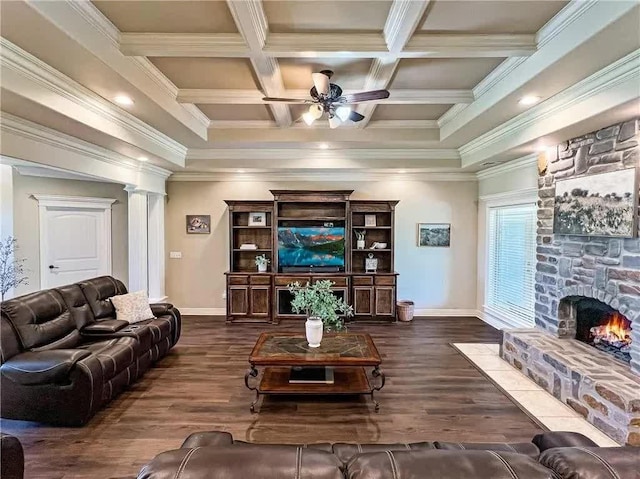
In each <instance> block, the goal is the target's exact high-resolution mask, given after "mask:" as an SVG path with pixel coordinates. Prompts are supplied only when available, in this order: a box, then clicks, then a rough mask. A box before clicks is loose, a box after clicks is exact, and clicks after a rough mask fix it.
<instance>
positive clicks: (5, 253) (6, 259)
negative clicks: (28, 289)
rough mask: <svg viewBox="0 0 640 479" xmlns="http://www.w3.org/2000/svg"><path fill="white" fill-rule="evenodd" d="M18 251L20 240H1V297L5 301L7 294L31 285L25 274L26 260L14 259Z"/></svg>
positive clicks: (10, 237)
mask: <svg viewBox="0 0 640 479" xmlns="http://www.w3.org/2000/svg"><path fill="white" fill-rule="evenodd" d="M17 250H18V240H16V239H15V238H13V237H12V236H8V237H7V239H5V240H0V296H1V298H2V301H4V295H5V294H7V292H8V291H9V290H10V289H12V288H15V287H16V286H20V285H21V284H25V285H27V284H29V279H28V278H27V275H26V273H25V272H24V262H25V261H26V259H24V258H22V259H17V258H15V257H14V255H15V253H16V251H17Z"/></svg>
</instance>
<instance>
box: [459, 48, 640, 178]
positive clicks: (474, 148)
mask: <svg viewBox="0 0 640 479" xmlns="http://www.w3.org/2000/svg"><path fill="white" fill-rule="evenodd" d="M639 62H640V49H638V50H635V51H633V52H631V53H629V54H628V55H626V56H625V57H623V58H621V59H619V60H618V61H616V62H614V63H612V64H610V65H608V66H606V67H605V68H603V69H601V70H599V71H598V72H596V73H594V74H593V75H591V76H589V77H587V78H585V79H584V80H582V81H580V82H578V83H576V84H574V85H573V86H571V87H569V88H567V89H566V90H564V91H562V92H560V93H558V94H557V95H555V96H553V97H551V98H549V99H548V100H545V101H543V102H541V103H539V104H537V105H535V106H533V107H532V108H530V109H529V110H527V111H525V112H523V113H521V114H520V115H518V116H516V117H514V118H512V119H510V120H508V121H506V122H504V123H503V124H502V125H500V126H499V127H497V128H494V129H493V130H491V131H489V132H487V133H485V134H484V135H481V136H479V137H478V138H476V139H474V140H472V141H470V142H469V143H467V144H465V145H463V146H462V147H460V149H459V151H460V155H461V157H462V160H463V164H465V166H468V164H472V163H475V162H478V161H481V160H483V159H484V156H486V155H482V150H485V149H487V148H489V147H493V146H495V145H496V144H499V143H502V142H503V141H505V140H510V141H512V140H513V139H514V138H518V139H519V140H520V141H521V142H523V141H525V140H524V139H522V134H523V132H525V131H526V130H527V129H529V128H530V127H531V126H535V125H537V126H541V127H542V126H544V125H545V124H550V122H549V119H550V117H552V116H554V115H556V114H559V113H564V112H566V111H567V110H568V109H569V108H571V107H573V106H575V105H577V104H580V103H582V102H586V101H588V100H590V99H592V98H596V97H598V96H599V95H601V94H602V93H604V92H609V91H613V90H615V89H617V87H619V86H624V85H625V84H627V85H629V86H630V91H629V95H628V96H631V97H633V96H635V97H636V98H638V97H640V90H639V89H638V88H637V85H638V84H640V83H639V82H640V69H639V68H638V64H639ZM633 85H635V90H634V89H633ZM634 94H635V95H634ZM608 97H609V100H608V102H607V105H603V107H606V108H613V107H614V106H616V104H615V103H611V99H615V100H616V101H617V102H618V103H617V104H620V103H621V102H626V101H629V100H631V99H633V98H626V97H624V96H623V95H620V94H617V95H613V94H609V95H608ZM581 119H583V117H580V118H575V119H573V122H574V123H575V122H577V121H579V120H581ZM545 122H546V123H545ZM549 128H550V127H549ZM557 129H559V128H558V127H557V125H554V127H553V130H557ZM532 139H535V138H532Z"/></svg>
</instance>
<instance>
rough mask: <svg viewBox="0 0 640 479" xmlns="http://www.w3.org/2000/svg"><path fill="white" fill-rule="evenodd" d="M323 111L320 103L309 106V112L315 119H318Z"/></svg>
mask: <svg viewBox="0 0 640 479" xmlns="http://www.w3.org/2000/svg"><path fill="white" fill-rule="evenodd" d="M323 113H324V110H323V109H322V107H321V106H320V105H311V106H310V107H309V114H310V115H311V116H312V117H313V119H314V120H318V119H319V118H320V117H321V116H322V114H323Z"/></svg>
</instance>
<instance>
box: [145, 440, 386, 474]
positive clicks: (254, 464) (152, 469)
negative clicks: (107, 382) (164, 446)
mask: <svg viewBox="0 0 640 479" xmlns="http://www.w3.org/2000/svg"><path fill="white" fill-rule="evenodd" d="M255 446H256V447H251V448H248V447H236V446H221V447H212V446H208V447H196V448H193V449H177V450H174V451H167V452H163V453H162V454H159V455H157V456H156V457H155V458H154V459H153V460H152V461H151V462H150V463H149V464H147V465H146V466H144V467H143V468H142V470H141V471H140V473H139V474H138V479H170V478H171V479H173V478H177V477H180V478H184V479H187V478H207V477H210V478H214V477H215V478H224V479H249V478H251V479H276V478H291V479H294V478H313V479H343V478H344V476H343V474H342V470H341V469H340V467H341V464H340V462H339V461H338V459H337V458H336V457H335V456H334V455H333V454H331V453H329V452H325V451H318V450H315V449H309V448H303V447H291V446H269V447H260V445H255ZM389 477H391V476H389Z"/></svg>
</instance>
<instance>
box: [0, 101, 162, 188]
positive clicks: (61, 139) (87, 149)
mask: <svg viewBox="0 0 640 479" xmlns="http://www.w3.org/2000/svg"><path fill="white" fill-rule="evenodd" d="M0 119H1V121H0V131H1V132H2V133H3V134H5V133H10V134H13V135H17V136H19V137H22V138H26V139H29V140H33V141H36V142H38V143H40V144H42V145H44V146H46V147H48V148H58V149H62V150H64V151H66V152H69V153H74V154H77V155H80V156H82V157H83V158H85V159H92V160H98V161H100V162H102V163H106V164H108V165H110V166H113V167H118V168H123V169H126V170H128V171H130V172H132V173H134V174H135V175H140V174H142V175H150V176H154V177H157V178H159V179H161V180H162V181H164V180H166V179H167V178H168V177H169V175H171V171H169V170H166V169H164V168H161V167H159V166H155V165H152V164H150V163H144V162H139V161H137V160H134V159H132V158H129V157H127V156H124V155H121V154H119V153H116V152H114V151H112V150H108V149H106V148H103V147H101V146H97V145H94V144H93V143H89V142H87V141H84V140H80V139H78V138H76V137H73V136H71V135H67V134H65V133H61V132H59V131H56V130H53V129H51V128H47V127H45V126H42V125H38V124H37V123H33V122H31V121H28V120H25V119H23V118H19V117H17V116H14V115H11V114H9V113H5V112H2V113H1V114H0ZM3 155H4V153H3ZM7 156H13V157H15V155H7ZM24 159H25V160H29V158H24ZM36 165H37V166H42V164H40V163H34V166H36ZM46 166H47V167H52V168H56V169H57V170H59V171H70V170H69V169H65V168H60V167H57V166H55V165H46ZM75 173H77V174H81V175H88V176H95V178H96V179H97V178H103V179H105V180H109V181H117V180H114V179H113V178H110V177H107V176H97V175H94V174H92V173H87V172H84V171H75Z"/></svg>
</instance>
